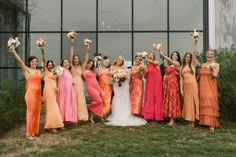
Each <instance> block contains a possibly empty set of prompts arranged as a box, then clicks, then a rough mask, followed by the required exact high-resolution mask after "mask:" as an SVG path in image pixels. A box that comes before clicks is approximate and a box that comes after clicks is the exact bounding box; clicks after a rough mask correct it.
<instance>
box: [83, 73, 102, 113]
mask: <svg viewBox="0 0 236 157" xmlns="http://www.w3.org/2000/svg"><path fill="white" fill-rule="evenodd" d="M83 76H84V79H85V81H86V84H87V91H88V94H89V95H90V96H91V98H92V102H91V104H89V105H88V109H89V110H90V111H91V112H92V113H94V114H95V115H97V116H99V117H103V103H102V98H101V95H100V87H99V84H98V81H97V79H96V73H94V72H90V71H89V72H86V73H84V74H83Z"/></svg>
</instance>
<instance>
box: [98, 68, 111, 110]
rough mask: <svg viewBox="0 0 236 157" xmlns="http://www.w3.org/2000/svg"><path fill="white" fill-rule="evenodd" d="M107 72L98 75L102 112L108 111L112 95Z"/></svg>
mask: <svg viewBox="0 0 236 157" xmlns="http://www.w3.org/2000/svg"><path fill="white" fill-rule="evenodd" d="M109 80H110V74H109V72H106V73H103V74H101V75H100V76H99V81H98V83H99V86H100V88H101V97H102V101H103V114H107V113H108V112H110V108H111V97H112V85H111V84H110V81H109Z"/></svg>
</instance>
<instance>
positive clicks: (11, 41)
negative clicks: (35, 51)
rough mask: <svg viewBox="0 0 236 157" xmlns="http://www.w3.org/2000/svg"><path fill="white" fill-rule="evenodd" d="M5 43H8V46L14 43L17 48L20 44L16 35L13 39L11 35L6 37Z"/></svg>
mask: <svg viewBox="0 0 236 157" xmlns="http://www.w3.org/2000/svg"><path fill="white" fill-rule="evenodd" d="M7 45H8V47H9V48H10V47H11V46H12V45H14V46H15V47H16V48H17V47H18V46H19V45H20V41H19V39H18V37H15V39H13V37H10V38H9V39H8V42H7Z"/></svg>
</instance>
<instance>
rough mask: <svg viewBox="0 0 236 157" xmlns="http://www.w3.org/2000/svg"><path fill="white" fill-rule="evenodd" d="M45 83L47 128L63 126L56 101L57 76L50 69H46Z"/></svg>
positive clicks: (44, 95)
mask: <svg viewBox="0 0 236 157" xmlns="http://www.w3.org/2000/svg"><path fill="white" fill-rule="evenodd" d="M44 81H45V85H44V90H43V97H44V99H45V110H46V116H45V126H44V128H45V129H51V128H62V127H64V124H63V122H62V118H61V115H60V110H59V107H58V104H57V101H56V96H57V82H56V76H55V75H53V73H52V72H49V71H48V70H46V71H45V77H44Z"/></svg>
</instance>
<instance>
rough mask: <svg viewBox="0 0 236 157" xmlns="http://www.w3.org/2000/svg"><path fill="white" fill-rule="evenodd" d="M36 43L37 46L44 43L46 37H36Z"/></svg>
mask: <svg viewBox="0 0 236 157" xmlns="http://www.w3.org/2000/svg"><path fill="white" fill-rule="evenodd" d="M35 43H36V45H37V46H38V47H42V46H44V45H45V44H46V39H43V38H38V39H37V40H36V41H35Z"/></svg>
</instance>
